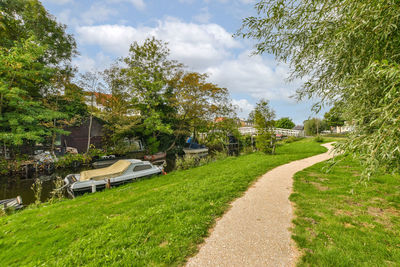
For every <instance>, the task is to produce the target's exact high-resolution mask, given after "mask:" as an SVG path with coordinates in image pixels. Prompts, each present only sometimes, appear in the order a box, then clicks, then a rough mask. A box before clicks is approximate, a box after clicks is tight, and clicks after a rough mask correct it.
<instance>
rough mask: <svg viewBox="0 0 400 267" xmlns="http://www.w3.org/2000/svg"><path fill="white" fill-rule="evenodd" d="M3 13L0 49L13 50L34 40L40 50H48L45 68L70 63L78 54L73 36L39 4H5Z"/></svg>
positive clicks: (0, 5)
mask: <svg viewBox="0 0 400 267" xmlns="http://www.w3.org/2000/svg"><path fill="white" fill-rule="evenodd" d="M0 10H1V16H0V25H3V29H2V31H0V47H3V48H11V47H13V46H14V45H15V43H23V41H24V40H26V39H29V38H31V37H34V39H35V40H36V44H37V45H38V46H40V47H45V53H44V54H43V55H42V57H41V61H42V62H44V63H45V64H46V65H48V64H51V65H56V64H59V63H67V62H68V61H69V60H70V59H71V58H72V56H74V55H75V54H76V53H77V51H76V42H75V40H74V38H73V36H72V35H71V34H67V33H66V32H65V26H64V25H62V24H59V23H58V22H57V21H56V18H55V17H54V16H52V15H51V14H49V13H48V12H47V11H46V9H45V8H44V7H43V5H42V4H41V3H40V1H38V0H2V1H0Z"/></svg>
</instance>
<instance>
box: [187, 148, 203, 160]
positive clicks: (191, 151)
mask: <svg viewBox="0 0 400 267" xmlns="http://www.w3.org/2000/svg"><path fill="white" fill-rule="evenodd" d="M183 152H185V156H188V157H200V158H201V157H205V156H207V155H208V148H207V147H199V148H184V149H183Z"/></svg>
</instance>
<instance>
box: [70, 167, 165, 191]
mask: <svg viewBox="0 0 400 267" xmlns="http://www.w3.org/2000/svg"><path fill="white" fill-rule="evenodd" d="M161 173H163V169H162V167H159V166H154V165H152V164H151V163H150V162H148V161H141V160H138V159H125V160H119V161H117V162H115V163H114V164H113V165H111V166H109V167H107V168H102V169H95V170H89V171H83V172H81V173H80V174H69V175H67V176H66V177H65V179H64V181H65V187H66V188H67V191H68V193H69V194H70V195H71V196H73V197H74V196H75V195H77V194H80V193H85V192H96V191H97V190H101V189H104V188H105V187H107V186H116V185H120V184H124V183H127V182H131V181H134V180H137V179H139V178H144V177H151V176H153V175H159V174H161Z"/></svg>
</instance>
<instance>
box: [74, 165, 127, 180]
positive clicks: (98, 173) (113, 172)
mask: <svg viewBox="0 0 400 267" xmlns="http://www.w3.org/2000/svg"><path fill="white" fill-rule="evenodd" d="M130 165H131V162H129V161H127V160H118V161H117V162H115V163H114V164H113V165H111V166H108V167H107V168H102V169H96V170H89V171H83V172H81V177H80V179H79V181H87V180H96V181H98V180H103V179H106V178H114V177H118V176H120V175H122V174H123V173H124V172H125V171H126V170H127V169H128V168H129V166H130Z"/></svg>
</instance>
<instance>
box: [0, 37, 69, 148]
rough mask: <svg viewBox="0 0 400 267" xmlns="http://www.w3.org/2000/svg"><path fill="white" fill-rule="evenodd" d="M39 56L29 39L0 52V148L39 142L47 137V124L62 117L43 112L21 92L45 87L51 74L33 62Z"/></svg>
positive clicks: (32, 100) (48, 133)
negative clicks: (0, 146)
mask: <svg viewBox="0 0 400 267" xmlns="http://www.w3.org/2000/svg"><path fill="white" fill-rule="evenodd" d="M43 53H44V48H43V47H39V46H37V44H35V41H34V40H32V39H29V40H26V41H25V42H24V43H23V44H16V46H15V47H13V48H11V49H4V48H0V130H1V132H0V141H1V142H2V143H3V144H7V145H17V146H19V145H22V144H24V142H40V141H42V140H43V137H44V136H46V135H50V134H51V130H49V127H48V123H51V122H52V121H53V120H54V119H58V118H63V117H64V114H63V113H60V112H56V111H52V110H49V109H47V108H45V107H44V106H43V105H42V103H41V101H40V100H38V99H35V98H34V97H32V95H30V94H29V92H28V91H27V90H26V89H24V88H25V85H26V84H29V85H31V84H35V85H36V86H44V85H45V84H47V83H48V76H49V75H51V72H52V70H51V69H49V68H47V67H46V66H44V65H43V64H41V63H40V62H38V61H37V60H38V58H39V57H40V56H42V55H43ZM14 77H18V79H17V80H15V79H14ZM16 81H18V83H16ZM19 86H24V87H19Z"/></svg>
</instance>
